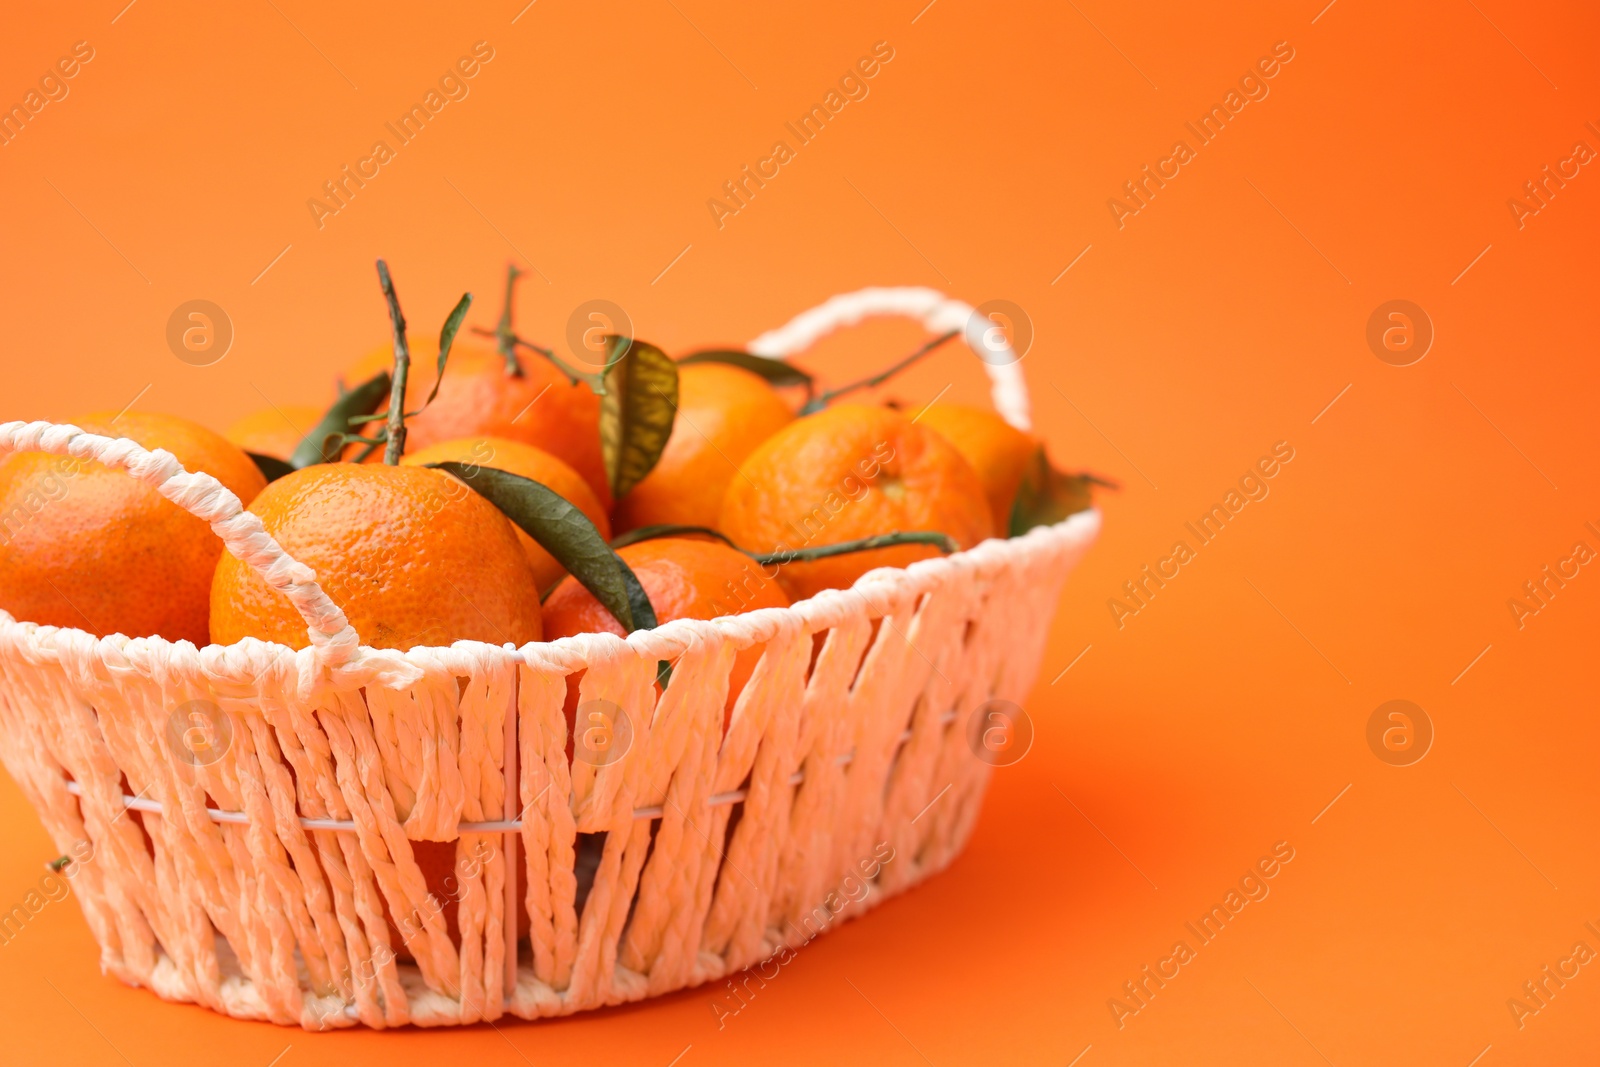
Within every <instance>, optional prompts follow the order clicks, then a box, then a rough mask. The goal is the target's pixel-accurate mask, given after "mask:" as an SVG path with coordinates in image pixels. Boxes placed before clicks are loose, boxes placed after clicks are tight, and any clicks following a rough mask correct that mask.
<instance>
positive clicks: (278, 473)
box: [245, 452, 294, 482]
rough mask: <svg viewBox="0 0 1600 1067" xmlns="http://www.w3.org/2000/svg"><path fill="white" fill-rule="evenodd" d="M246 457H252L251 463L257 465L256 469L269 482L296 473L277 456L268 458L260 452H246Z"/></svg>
mask: <svg viewBox="0 0 1600 1067" xmlns="http://www.w3.org/2000/svg"><path fill="white" fill-rule="evenodd" d="M245 455H247V456H249V457H250V459H251V461H252V462H254V463H255V465H256V469H257V470H259V471H260V472H261V474H262V476H263V477H264V478H266V479H267V481H269V482H275V481H277V480H278V479H279V478H282V477H283V476H284V475H285V474H293V473H294V468H293V467H291V466H289V464H288V463H287V462H285V461H284V460H281V459H279V458H278V457H277V456H267V455H263V454H261V453H260V452H246V453H245Z"/></svg>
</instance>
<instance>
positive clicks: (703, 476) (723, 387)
mask: <svg viewBox="0 0 1600 1067" xmlns="http://www.w3.org/2000/svg"><path fill="white" fill-rule="evenodd" d="M792 421H794V412H793V410H792V409H791V408H790V407H789V405H788V404H787V403H786V402H785V401H784V399H783V397H782V396H780V395H778V391H777V390H776V389H775V388H773V387H772V385H770V384H768V382H766V381H765V380H763V379H762V378H761V377H760V376H759V375H757V374H754V373H752V372H751V371H748V370H743V369H741V368H739V367H736V366H732V365H729V364H726V363H692V364H689V365H680V366H679V368H678V411H677V417H676V419H675V420H674V421H673V425H672V436H671V437H670V438H668V440H667V447H666V449H665V450H664V451H663V452H662V453H661V458H660V460H659V461H658V462H657V463H656V466H655V469H654V470H652V471H651V472H650V473H649V474H648V475H646V476H645V478H644V480H643V481H641V482H639V483H638V484H637V485H635V486H634V487H633V490H632V491H631V492H629V493H628V494H627V495H626V496H624V497H623V498H622V499H621V500H620V501H618V503H617V508H616V527H617V529H618V530H632V529H636V528H638V527H642V526H654V525H661V524H682V525H688V526H712V525H715V523H716V521H717V513H718V512H719V511H720V510H721V508H722V497H723V495H724V494H725V493H726V492H727V489H728V483H729V482H731V481H732V480H733V479H734V477H735V476H736V474H737V473H738V469H739V464H740V463H742V462H744V460H745V458H746V457H747V456H749V455H750V453H751V452H752V451H754V450H755V448H756V446H757V445H759V444H760V443H761V442H763V441H765V440H766V439H767V438H769V437H771V436H772V435H773V434H774V433H776V432H777V431H778V430H780V429H782V428H783V427H784V426H787V425H788V424H789V423H790V422H792Z"/></svg>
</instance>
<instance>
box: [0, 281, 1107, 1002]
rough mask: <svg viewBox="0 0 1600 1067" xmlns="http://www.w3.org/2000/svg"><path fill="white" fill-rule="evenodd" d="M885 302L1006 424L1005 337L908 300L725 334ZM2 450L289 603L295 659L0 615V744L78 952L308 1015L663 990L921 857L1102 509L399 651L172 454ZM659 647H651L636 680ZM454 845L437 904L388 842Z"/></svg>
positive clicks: (158, 985)
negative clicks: (35, 827) (68, 474)
mask: <svg viewBox="0 0 1600 1067" xmlns="http://www.w3.org/2000/svg"><path fill="white" fill-rule="evenodd" d="M882 314H903V315H910V316H913V317H915V318H917V319H919V320H921V321H922V322H923V323H924V324H925V325H926V326H927V327H928V328H929V329H930V330H935V331H945V330H949V329H963V330H964V331H965V333H966V336H967V338H968V341H969V343H971V344H973V346H974V348H975V349H977V350H978V351H979V353H980V355H984V356H985V357H986V358H985V362H986V363H987V364H988V365H989V370H990V375H991V377H992V378H993V380H994V384H995V389H994V393H995V402H996V405H997V407H998V409H999V410H1000V411H1001V412H1002V414H1004V415H1005V416H1006V417H1007V418H1008V419H1009V420H1010V421H1012V422H1013V423H1016V424H1019V425H1023V426H1026V424H1027V396H1026V393H1025V391H1024V389H1023V385H1022V379H1021V375H1020V373H1018V370H1017V367H1016V366H1015V360H1014V359H1011V358H1007V357H1008V355H1009V354H1008V353H1007V352H1006V351H1005V350H1004V349H1000V348H997V347H996V346H995V342H994V340H993V338H992V337H991V338H987V339H986V338H985V337H984V336H983V331H982V329H980V328H979V327H987V326H988V324H987V322H984V321H983V320H981V319H978V320H975V318H974V315H973V311H972V309H971V308H970V307H968V306H967V305H965V304H962V303H960V302H957V301H953V300H948V299H946V298H944V297H943V296H941V295H940V294H938V293H935V292H933V291H931V290H926V289H868V290H862V291H861V292H859V293H853V294H849V295H847V296H842V297H838V298H835V299H834V300H832V301H829V302H828V303H827V304H825V305H823V306H822V307H819V308H817V309H815V310H814V311H811V312H807V313H806V314H804V315H801V316H799V317H798V318H796V319H795V320H794V321H793V322H791V323H790V324H789V325H788V326H786V327H784V328H783V329H781V330H778V331H774V332H773V333H770V334H766V335H764V336H762V337H760V338H757V339H756V341H754V342H752V345H751V347H752V349H753V350H754V351H757V352H760V353H761V354H765V355H772V356H779V357H781V356H784V355H787V354H789V353H791V352H794V351H798V350H800V349H802V348H804V347H806V346H808V345H809V344H810V343H811V342H813V341H814V340H815V339H816V338H817V337H819V336H820V335H822V334H824V333H826V332H828V331H829V330H832V329H834V328H836V327H838V326H840V325H842V324H846V323H852V322H856V321H858V320H860V319H861V318H863V317H865V316H868V315H882ZM975 322H976V325H975V324H974V323H975ZM997 355H998V357H999V358H996V356H997ZM11 451H43V452H50V453H54V454H57V455H61V456H72V457H76V458H79V459H92V460H97V461H99V462H101V463H104V464H106V465H107V466H109V467H112V468H116V469H121V470H125V471H127V472H128V473H129V474H130V475H132V476H133V477H136V478H138V479H139V480H141V481H143V482H144V483H146V484H147V485H150V486H152V487H154V488H156V489H157V490H158V491H160V492H161V493H162V494H163V495H164V496H166V497H167V498H168V499H171V500H173V501H174V502H176V503H178V504H179V505H181V506H183V507H185V508H186V509H188V510H189V511H191V512H193V513H194V514H196V515H198V516H200V517H201V518H203V519H205V520H207V521H208V522H209V523H210V524H211V526H212V528H213V529H214V530H215V531H216V532H217V534H218V535H219V536H221V537H222V539H223V540H224V542H225V543H226V545H227V547H228V549H229V550H230V551H232V552H233V553H234V554H236V555H238V556H240V557H241V558H242V559H244V560H246V561H247V562H249V563H250V564H251V565H252V566H254V567H256V568H257V569H258V570H259V571H260V572H261V573H262V574H263V575H264V576H265V577H266V578H267V580H268V581H269V582H271V583H272V584H273V585H274V586H275V587H276V588H278V589H280V590H282V591H283V592H284V593H286V594H287V595H288V596H289V597H290V599H291V600H293V601H294V603H295V605H296V606H297V607H298V608H299V609H300V611H301V613H302V615H304V617H305V619H306V622H307V625H308V626H309V628H310V633H311V637H312V644H311V646H310V647H308V648H305V649H302V650H299V651H293V650H290V649H288V648H285V647H283V646H280V645H273V644H267V643H264V642H260V641H255V640H245V641H241V642H240V643H238V644H236V645H231V646H227V647H223V646H216V645H213V646H210V647H207V648H198V649H197V648H195V647H194V646H193V645H191V644H189V643H187V642H179V643H176V644H174V643H171V642H168V641H165V640H162V639H160V638H137V639H131V640H130V639H128V638H124V637H120V636H115V637H106V638H97V637H94V636H92V635H90V634H87V633H85V632H83V631H80V630H66V629H57V628H54V627H45V626H37V625H34V624H32V623H27V622H17V621H15V620H14V619H12V618H11V617H10V616H9V615H6V614H5V613H4V612H0V756H3V757H4V761H5V765H6V768H7V770H8V771H9V772H10V773H11V776H12V777H13V778H14V779H15V780H16V781H17V783H18V784H19V785H20V786H21V788H22V790H23V792H24V793H25V794H26V795H27V797H28V799H29V800H30V801H31V802H32V803H33V805H34V807H35V808H36V809H37V810H38V812H39V815H40V817H41V819H42V820H43V822H44V825H45V827H46V828H47V829H48V831H49V833H50V835H51V837H52V838H53V839H54V841H55V845H56V847H57V848H59V849H60V850H61V851H62V853H64V854H65V855H66V856H68V857H70V862H69V863H68V864H67V865H66V866H65V868H64V871H63V874H64V875H66V876H67V877H69V878H70V879H71V883H72V885H73V887H74V889H75V890H76V895H77V897H78V899H79V902H80V904H81V906H82V908H83V912H84V916H85V917H86V918H87V919H88V922H89V925H90V927H91V928H92V930H93V932H94V935H95V937H96V938H97V939H98V941H99V943H100V950H101V965H102V967H103V968H104V969H105V970H108V971H110V972H111V973H112V974H114V975H116V976H117V977H118V978H120V979H122V980H123V981H125V982H127V983H129V984H133V985H141V986H145V987H147V988H149V989H151V990H153V991H155V992H156V993H157V994H158V995H159V996H161V997H164V998H166V999H169V1000H176V1001H189V1002H195V1003H199V1004H203V1005H205V1006H207V1007H210V1008H213V1009H215V1010H216V1011H219V1012H225V1013H227V1014H229V1015H232V1016H235V1017H238V1018H248V1019H269V1020H271V1021H273V1022H277V1023H282V1024H298V1025H300V1026H304V1027H307V1028H312V1029H323V1028H327V1027H333V1026H351V1025H357V1024H363V1025H366V1026H371V1027H390V1026H399V1025H404V1024H407V1023H411V1024H415V1025H420V1026H443V1025H453V1024H460V1023H471V1022H476V1021H479V1020H484V1019H489V1020H492V1019H497V1018H499V1017H501V1016H502V1015H504V1014H507V1013H509V1014H512V1015H516V1016H520V1017H522V1018H526V1019H532V1018H536V1017H541V1016H548V1015H562V1014H567V1013H570V1012H575V1011H581V1010H584V1009H587V1008H595V1007H600V1006H602V1005H609V1004H618V1003H622V1002H626V1001H634V1000H638V999H641V998H644V997H648V996H654V995H656V994H659V993H665V992H668V991H671V990H676V989H682V988H685V987H687V986H692V985H695V984H698V983H702V982H706V981H711V980H715V979H718V978H720V977H722V976H724V975H727V974H731V973H733V972H736V971H739V970H741V969H744V968H746V967H750V966H752V965H754V964H757V963H760V962H762V961H764V960H767V959H768V958H770V957H772V956H773V955H774V954H776V953H781V952H784V951H786V950H792V949H794V948H796V947H798V946H799V945H801V944H803V943H804V942H806V941H808V940H809V939H810V938H811V937H813V936H815V935H816V934H817V933H818V932H820V931H821V930H824V929H828V928H831V927H832V926H833V925H834V924H835V923H837V922H839V921H841V920H842V919H845V918H848V917H850V916H853V915H855V914H858V913H859V912H861V911H864V910H866V909H867V908H870V907H872V906H873V905H875V904H876V903H877V902H878V901H880V900H882V899H883V898H885V897H887V896H889V895H891V894H894V893H898V892H900V891H901V890H903V889H905V888H907V887H908V886H910V885H913V884H915V883H916V882H918V881H920V880H922V879H923V878H925V877H927V876H928V875H929V874H932V873H933V872H935V871H938V870H940V869H941V868H943V867H944V866H945V865H946V864H948V863H950V862H951V860H952V859H953V858H954V857H955V856H956V855H957V853H958V852H959V851H960V850H961V848H962V846H963V844H964V843H965V841H966V838H967V835H968V834H969V833H970V831H971V828H972V826H973V823H974V820H975V819H976V816H977V813H978V808H979V803H980V801H981V798H982V794H983V790H984V787H985V785H986V784H987V781H988V777H989V773H990V771H991V767H990V766H989V764H988V763H987V762H985V761H984V760H981V759H979V758H977V757H976V756H975V755H974V749H973V748H972V747H971V746H970V744H969V731H968V725H969V722H970V721H971V720H972V719H973V717H974V716H975V715H977V714H981V713H982V709H983V708H984V707H985V705H986V704H988V703H989V702H991V701H994V700H1007V701H1021V700H1022V699H1024V697H1025V696H1026V694H1027V693H1028V691H1029V689H1030V687H1031V686H1032V684H1033V682H1034V679H1035V676H1036V674H1037V671H1038V664H1039V658H1040V655H1041V651H1042V647H1043V644H1044V640H1045V636H1046V631H1047V630H1048V628H1049V623H1050V619H1051V616H1052V613H1053V611H1054V607H1055V603H1056V599H1057V595H1058V592H1059V590H1060V587H1061V583H1062V581H1063V580H1064V578H1065V577H1066V574H1067V572H1068V571H1069V570H1070V569H1071V568H1072V566H1073V564H1074V563H1075V562H1076V561H1077V560H1078V558H1079V557H1080V556H1081V555H1082V554H1083V552H1084V551H1085V550H1086V549H1087V548H1088V546H1089V544H1090V543H1091V542H1092V541H1093V539H1094V537H1095V534H1096V532H1097V531H1098V528H1099V516H1098V514H1097V513H1095V512H1093V511H1090V512H1084V513H1082V514H1079V515H1076V516H1073V517H1072V518H1071V519H1070V520H1068V521H1066V522H1064V523H1061V524H1060V525H1058V526H1054V527H1048V528H1040V529H1036V530H1034V531H1033V532H1031V533H1029V534H1028V535H1026V536H1024V537H1021V538H1016V539H1013V540H1006V541H1002V540H992V541H988V542H986V543H984V544H982V545H980V546H978V547H977V548H975V549H973V550H971V551H968V552H963V553H960V554H958V555H954V556H950V557H946V558H940V559H931V560H927V561H924V562H920V563H917V564H915V565H913V566H911V567H909V568H907V569H904V570H894V569H881V570H876V571H873V572H871V573H870V574H867V575H866V576H865V577H863V578H862V579H861V580H860V581H859V582H857V583H856V585H855V586H854V588H852V589H850V590H848V591H829V592H825V593H823V594H821V595H819V596H817V597H815V598H813V599H811V600H808V601H804V602H802V603H799V604H796V605H794V606H793V607H790V608H786V609H781V610H763V611H758V612H753V613H751V614H747V615H740V616H731V617H727V618H722V619H717V620H715V621H714V622H696V621H678V622H671V623H667V624H665V625H663V626H661V627H659V628H657V629H655V630H650V631H641V632H636V633H634V634H632V635H630V636H629V637H628V638H627V639H626V640H624V639H620V638H617V637H613V636H611V635H609V634H588V635H583V636H579V637H573V638H566V639H563V640H560V641H555V642H551V643H540V644H530V645H527V646H525V647H523V648H514V647H511V646H509V645H508V646H505V647H495V646H492V645H487V644H480V643H475V642H460V643H457V644H455V645H453V646H451V647H449V648H415V649H412V650H410V651H407V652H403V653H402V652H397V651H392V650H379V649H372V648H366V647H361V646H360V645H359V641H358V639H357V637H356V635H355V633H354V631H353V630H351V629H350V627H349V626H348V625H347V624H346V622H345V620H344V617H343V615H342V614H341V613H340V612H339V609H338V608H337V607H336V606H334V605H333V603H332V602H331V601H329V600H328V599H327V597H326V596H325V595H324V594H323V593H322V591H321V589H319V588H318V586H317V585H316V581H315V576H314V575H313V574H312V573H311V571H310V570H309V569H308V568H306V567H304V566H302V565H301V564H298V563H296V562H294V561H293V560H290V559H288V558H287V557H286V556H284V554H283V552H282V550H281V549H280V548H279V547H278V546H277V544H276V543H275V542H273V541H272V539H271V538H270V537H268V536H267V535H266V533H265V532H264V530H263V529H262V527H261V524H260V522H259V521H258V520H256V518H255V517H254V516H253V515H251V514H250V513H248V512H245V511H242V510H241V508H240V505H239V501H238V500H237V498H235V497H234V496H233V495H232V494H231V493H229V492H228V491H227V490H226V489H224V488H223V487H222V486H221V485H220V484H219V483H218V482H216V481H215V480H214V479H212V478H210V477H209V476H207V475H204V474H190V473H186V472H184V471H183V470H182V468H181V467H179V466H178V464H177V462H176V461H175V460H174V459H173V457H172V456H171V455H169V454H167V453H165V452H161V451H156V452H147V451H145V450H144V449H142V448H140V447H138V446H137V445H135V444H134V443H133V442H131V441H127V440H118V439H111V438H105V437H98V436H95V435H91V434H86V433H83V432H81V431H79V430H78V429H77V428H75V427H71V426H55V425H51V424H48V423H29V424H23V423H7V424H5V425H0V454H5V453H7V452H11ZM879 620H881V621H882V624H881V625H880V624H879ZM814 635H817V636H818V640H817V641H816V642H815V644H816V645H817V646H820V654H819V655H817V656H816V657H815V660H814V662H813V647H814V642H813V636H814ZM752 645H762V646H764V652H763V655H762V658H761V661H760V665H759V666H758V668H757V669H756V672H755V674H754V676H753V677H752V678H751V680H750V682H749V683H748V685H747V686H746V687H745V689H744V691H743V693H742V694H741V695H740V697H739V699H738V703H737V706H736V708H735V710H734V713H733V719H732V724H731V727H730V728H729V730H728V732H727V735H726V737H723V736H722V732H721V729H720V727H721V719H722V715H723V706H724V702H725V698H726V694H727V686H728V675H729V670H730V667H731V665H732V662H733V658H734V655H735V652H736V651H738V650H741V649H745V648H748V647H750V646H752ZM660 660H669V661H673V662H674V664H675V666H674V671H673V675H672V682H671V685H670V686H668V687H667V688H666V689H665V690H664V691H663V692H662V693H661V694H660V695H659V697H658V695H657V691H656V688H655V686H654V684H653V683H654V680H655V676H656V667H657V663H658V661H660ZM577 671H583V672H584V674H583V678H582V682H581V687H580V694H579V698H580V700H581V701H584V702H586V703H587V702H590V701H603V702H609V703H608V704H604V705H595V706H611V705H615V706H618V707H620V708H622V709H625V711H626V715H627V719H628V724H627V725H628V727H629V729H627V730H624V729H621V728H619V729H618V731H617V737H618V738H622V737H623V735H624V734H626V733H630V732H631V740H630V741H629V742H628V743H627V744H626V745H624V744H622V743H621V741H620V740H619V741H618V743H617V744H615V745H613V747H612V748H611V749H610V751H611V752H612V753H614V754H615V755H616V756H617V758H610V759H593V760H587V761H586V760H577V761H572V760H569V757H568V755H567V745H568V740H567V727H566V719H565V717H564V714H563V700H564V697H565V693H566V688H567V678H568V676H569V675H571V674H573V673H574V672H577ZM582 706H583V705H580V708H581V707H582ZM196 729H198V730H201V732H202V734H203V735H204V736H203V738H202V740H201V747H197V746H196V745H195V744H194V743H192V742H193V739H192V738H190V737H189V736H187V735H188V732H189V731H191V730H196ZM206 745H209V746H210V747H209V748H207V747H204V746H206ZM624 749H625V751H624ZM197 753H201V754H200V755H197ZM452 841H453V842H455V846H454V848H455V855H456V857H457V860H458V862H457V863H456V866H455V869H454V874H453V875H452V877H451V878H450V879H448V883H447V885H446V887H445V889H444V892H443V894H441V892H440V890H439V887H437V886H435V887H432V889H431V890H430V886H429V885H428V884H427V882H426V881H425V879H424V877H423V873H422V868H421V867H419V865H418V862H417V849H418V844H417V843H419V842H452ZM423 847H424V848H426V847H427V846H423ZM441 847H444V846H433V848H434V849H435V851H436V852H437V850H438V849H439V848H441ZM511 872H515V876H514V877H513V876H511ZM442 897H443V898H442ZM395 916H405V917H406V918H404V919H401V920H399V924H400V925H399V930H400V937H399V939H398V940H397V938H396V936H395V928H394V927H392V926H391V922H392V919H391V917H395ZM519 927H520V929H521V931H523V932H522V933H521V935H520V936H519Z"/></svg>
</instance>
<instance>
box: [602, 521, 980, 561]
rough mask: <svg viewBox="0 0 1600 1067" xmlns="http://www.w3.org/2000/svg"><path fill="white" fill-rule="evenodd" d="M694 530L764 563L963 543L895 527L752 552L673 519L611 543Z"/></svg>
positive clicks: (618, 545)
mask: <svg viewBox="0 0 1600 1067" xmlns="http://www.w3.org/2000/svg"><path fill="white" fill-rule="evenodd" d="M695 534H700V535H704V536H707V537H715V538H716V539H717V540H719V541H721V542H722V543H723V544H725V545H727V546H728V547H729V548H732V549H736V550H737V551H739V552H742V553H744V554H745V555H747V556H749V557H750V558H751V559H753V560H755V561H756V562H757V563H760V564H762V565H763V566H768V565H772V564H776V565H778V566H782V565H784V564H786V563H809V562H810V561H812V560H818V559H828V558H830V557H833V556H847V555H850V554H851V553H854V552H870V551H872V550H873V549H875V548H891V547H893V546H895V545H933V546H935V547H937V548H938V549H939V550H940V551H942V552H945V553H947V554H948V553H951V552H959V551H961V546H960V545H958V544H956V542H955V540H954V539H953V538H952V537H951V536H950V535H949V534H946V533H941V532H940V531H938V530H892V531H890V532H889V533H884V534H877V535H875V536H872V537H863V538H860V539H859V540H855V541H840V542H839V543H838V544H834V545H817V546H815V547H813V548H786V549H784V550H782V551H781V552H751V551H749V550H748V549H744V548H740V547H739V546H738V545H736V544H734V542H733V541H732V540H731V539H729V537H728V535H727V534H724V533H722V532H720V531H718V530H713V529H711V528H710V527H709V526H682V525H677V524H674V523H663V524H661V525H659V526H641V527H639V528H638V529H636V530H629V531H628V532H627V533H625V534H622V535H620V536H618V537H614V538H612V540H611V547H612V548H614V549H616V548H626V547H627V546H629V545H636V544H638V543H639V542H640V541H653V540H656V539H657V538H661V537H686V536H691V535H695Z"/></svg>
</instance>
